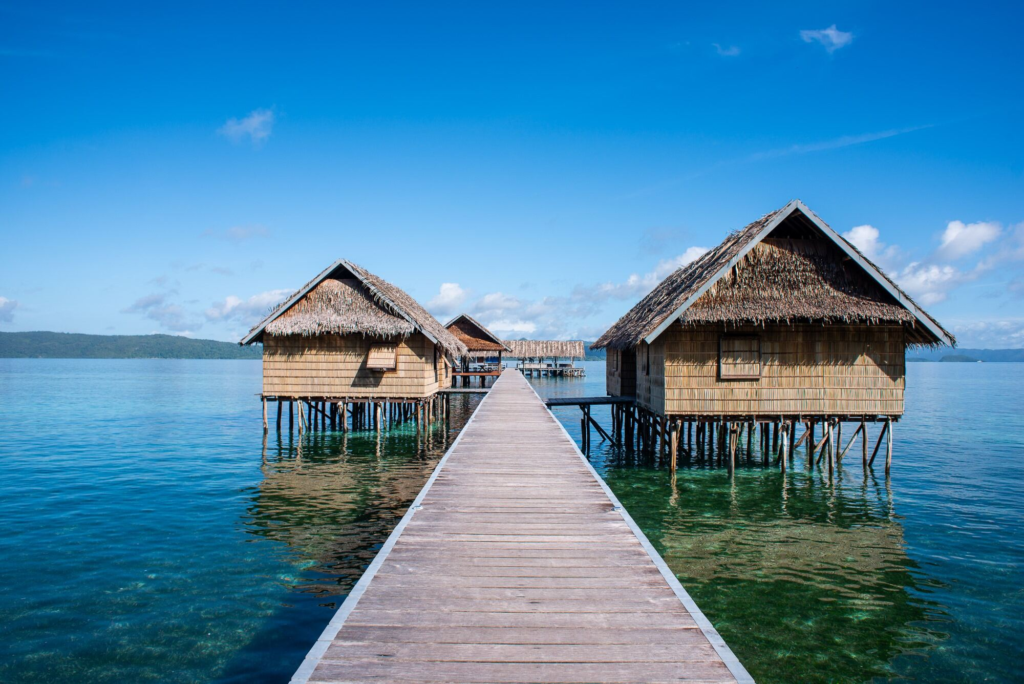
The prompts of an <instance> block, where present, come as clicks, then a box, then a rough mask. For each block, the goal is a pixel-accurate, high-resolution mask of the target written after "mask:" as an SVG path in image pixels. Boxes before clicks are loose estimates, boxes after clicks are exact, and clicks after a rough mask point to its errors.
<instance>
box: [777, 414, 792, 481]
mask: <svg viewBox="0 0 1024 684" xmlns="http://www.w3.org/2000/svg"><path fill="white" fill-rule="evenodd" d="M792 425H793V423H786V424H783V425H782V447H781V450H780V451H779V454H778V455H779V458H778V462H779V464H780V465H781V466H782V472H783V473H785V462H786V457H787V455H786V448H787V446H788V442H790V431H791V429H792V428H791V426H792Z"/></svg>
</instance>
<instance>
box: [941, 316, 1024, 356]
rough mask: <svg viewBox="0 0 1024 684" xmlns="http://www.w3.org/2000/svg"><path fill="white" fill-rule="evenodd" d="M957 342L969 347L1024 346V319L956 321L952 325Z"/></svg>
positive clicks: (1011, 347)
mask: <svg viewBox="0 0 1024 684" xmlns="http://www.w3.org/2000/svg"><path fill="white" fill-rule="evenodd" d="M950 327H951V329H952V330H953V333H954V334H955V335H956V339H957V344H958V346H960V347H966V348H968V349H971V348H973V349H1021V348H1024V319H1007V320H999V321H967V322H960V321H954V322H952V325H951V326H950Z"/></svg>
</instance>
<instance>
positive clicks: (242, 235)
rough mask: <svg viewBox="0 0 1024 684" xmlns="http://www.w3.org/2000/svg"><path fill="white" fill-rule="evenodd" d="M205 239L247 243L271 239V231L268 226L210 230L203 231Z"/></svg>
mask: <svg viewBox="0 0 1024 684" xmlns="http://www.w3.org/2000/svg"><path fill="white" fill-rule="evenodd" d="M203 237H213V238H219V239H221V240H227V241H228V242H236V243H237V242H245V241H247V240H253V239H256V238H265V237H270V229H269V228H267V227H266V226H260V225H253V226H231V227H230V228H226V229H224V230H217V229H214V228H209V229H207V230H205V231H203Z"/></svg>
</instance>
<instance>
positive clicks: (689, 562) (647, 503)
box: [534, 377, 949, 682]
mask: <svg viewBox="0 0 1024 684" xmlns="http://www.w3.org/2000/svg"><path fill="white" fill-rule="evenodd" d="M593 384H596V383H594V382H593V381H592V380H591V378H589V377H588V379H587V382H586V383H575V384H573V383H571V382H566V381H561V382H559V381H551V380H544V379H541V380H535V381H534V385H535V386H536V387H537V389H538V392H539V393H540V394H541V395H542V396H556V395H557V396H589V395H591V394H593V395H595V396H596V395H599V394H601V393H602V392H601V391H600V389H601V388H596V387H592V385H593ZM595 390H596V391H595ZM556 415H559V418H560V420H561V421H562V423H563V424H564V425H565V426H566V428H567V429H568V430H569V432H570V434H571V435H572V436H573V437H574V438H575V439H576V440H577V443H579V442H580V439H579V437H580V435H579V431H580V427H579V410H578V409H574V408H573V409H558V410H556ZM593 415H594V417H595V419H597V420H599V421H601V422H602V423H603V424H604V425H610V420H609V417H608V415H607V413H606V411H598V410H597V409H595V410H594V411H593ZM800 456H802V454H800ZM591 462H592V463H593V465H594V466H595V468H596V469H597V470H598V472H599V473H601V475H602V476H603V477H604V478H605V480H606V481H607V482H608V484H609V486H610V487H611V488H612V490H613V491H614V492H615V493H616V495H617V496H618V497H619V498H620V500H621V501H622V503H623V504H624V505H625V507H626V509H627V510H628V511H629V512H630V514H631V515H632V516H633V518H634V519H635V520H636V522H637V524H638V525H639V526H640V527H641V528H642V529H643V530H644V532H645V533H646V534H647V536H648V537H649V538H650V540H651V542H652V543H653V544H654V545H655V547H656V548H657V549H658V551H659V552H660V553H661V554H662V556H663V557H664V558H665V561H666V562H667V563H668V565H669V567H670V568H672V570H673V571H674V572H675V573H676V574H677V576H678V577H679V579H680V581H681V582H682V583H683V586H685V587H686V588H687V590H688V591H689V592H690V593H691V595H692V596H693V597H694V599H695V600H696V601H697V603H698V605H699V606H700V607H701V609H702V610H703V611H704V612H705V613H706V614H707V616H708V617H709V618H710V619H711V621H712V622H713V623H714V624H715V626H716V628H718V630H719V631H720V632H721V633H722V635H723V637H725V639H726V641H727V642H728V643H729V645H730V646H731V647H732V649H733V650H734V651H735V652H736V654H737V655H738V656H739V658H740V660H741V661H743V663H744V664H745V665H746V666H747V668H748V669H749V670H750V672H751V673H752V674H753V675H754V677H755V679H757V681H759V682H794V681H799V682H836V681H843V682H847V681H849V682H862V681H870V680H872V679H873V678H882V679H888V678H891V677H894V676H895V674H896V673H895V672H894V669H893V663H894V661H895V660H896V658H897V657H898V656H900V655H904V654H919V655H920V654H928V653H931V652H934V650H935V648H936V646H937V644H939V642H941V641H942V640H944V639H945V638H946V634H945V632H944V631H943V629H944V627H945V626H946V625H947V623H948V621H949V617H948V615H947V614H946V612H945V610H944V608H943V607H942V606H941V605H939V604H937V603H935V602H933V601H931V600H929V598H928V595H929V593H931V592H933V591H935V590H936V589H941V588H942V586H941V585H940V584H939V583H938V582H936V581H935V580H931V579H929V578H928V576H927V575H926V574H925V573H923V572H922V571H921V568H919V567H918V566H917V564H916V563H914V562H913V561H912V560H911V559H910V558H909V557H908V555H907V552H906V543H905V541H904V531H903V526H902V524H901V521H900V518H899V516H898V514H897V511H896V506H895V504H894V501H893V495H892V491H891V489H890V485H889V483H887V482H886V481H885V480H884V479H879V478H876V477H874V475H873V474H872V473H870V472H868V473H864V472H863V470H862V469H861V467H860V463H859V462H857V463H855V464H847V465H844V466H843V468H841V469H840V470H839V471H837V473H836V475H835V476H834V477H833V478H831V479H830V478H829V477H828V474H827V472H822V470H821V469H816V470H813V471H807V470H806V468H805V462H804V460H803V458H801V457H799V456H798V458H797V460H796V462H795V463H794V467H793V468H791V469H790V470H789V472H787V473H782V472H780V471H779V469H778V468H774V467H767V468H765V467H762V465H761V458H760V455H759V454H758V452H757V450H756V448H755V449H754V453H753V454H752V458H751V459H749V460H747V459H743V460H742V462H741V463H740V464H739V465H738V467H737V471H736V474H735V476H734V477H730V476H729V474H728V472H727V471H726V469H725V468H717V467H710V466H707V465H704V464H685V462H684V465H683V466H682V467H680V469H679V471H678V472H677V474H676V475H675V476H673V475H672V474H670V473H669V472H668V469H667V467H666V466H664V465H662V464H659V463H658V462H657V460H656V459H652V458H650V457H649V456H643V455H638V454H636V453H633V452H627V451H624V450H621V449H617V448H613V447H612V446H610V445H609V444H607V443H598V441H597V439H596V437H595V440H594V443H593V445H592V452H591Z"/></svg>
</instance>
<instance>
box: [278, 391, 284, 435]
mask: <svg viewBox="0 0 1024 684" xmlns="http://www.w3.org/2000/svg"><path fill="white" fill-rule="evenodd" d="M283 408H284V407H283V406H281V398H280V397H278V398H277V432H278V433H279V434H280V432H281V411H282V409H283Z"/></svg>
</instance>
